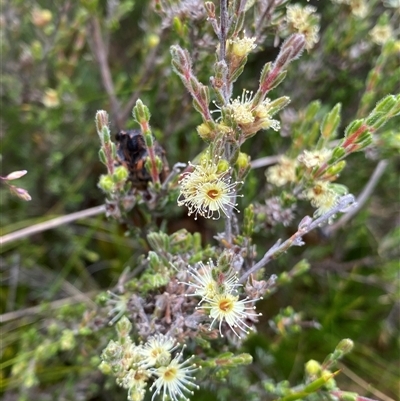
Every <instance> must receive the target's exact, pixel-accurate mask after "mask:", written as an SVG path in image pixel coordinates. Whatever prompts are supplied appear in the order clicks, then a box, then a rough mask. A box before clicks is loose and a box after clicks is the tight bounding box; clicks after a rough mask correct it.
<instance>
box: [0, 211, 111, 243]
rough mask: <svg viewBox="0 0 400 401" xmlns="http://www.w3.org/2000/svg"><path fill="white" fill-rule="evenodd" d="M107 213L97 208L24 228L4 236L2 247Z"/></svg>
mask: <svg viewBox="0 0 400 401" xmlns="http://www.w3.org/2000/svg"><path fill="white" fill-rule="evenodd" d="M105 211H106V206H105V205H101V206H95V207H92V208H90V209H85V210H81V211H79V212H75V213H71V214H67V215H65V216H60V217H56V218H54V219H51V220H48V221H45V222H43V223H39V224H34V225H33V226H30V227H26V228H23V229H22V230H18V231H14V232H13V233H10V234H6V235H3V236H2V237H0V246H3V245H5V244H8V243H9V242H13V241H16V240H19V239H22V238H26V237H29V236H31V235H33V234H37V233H40V232H42V231H46V230H50V229H52V228H56V227H58V226H61V225H63V224H68V223H71V222H72V221H75V220H79V219H83V218H86V217H91V216H96V215H98V214H102V213H104V212H105Z"/></svg>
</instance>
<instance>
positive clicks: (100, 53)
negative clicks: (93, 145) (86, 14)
mask: <svg viewBox="0 0 400 401" xmlns="http://www.w3.org/2000/svg"><path fill="white" fill-rule="evenodd" d="M90 26H91V28H92V35H91V36H92V41H89V44H90V45H91V46H90V47H91V49H92V51H93V53H94V55H95V56H96V59H97V62H98V63H99V66H100V75H101V79H102V83H103V86H104V89H105V90H106V92H107V95H108V97H109V100H110V103H111V109H112V112H113V116H114V119H115V124H116V126H117V128H118V129H122V128H123V127H122V126H121V121H120V117H119V110H120V107H121V106H120V104H119V101H118V99H117V97H116V95H115V88H114V82H113V80H112V76H111V71H110V66H109V65H108V60H107V59H108V51H107V48H106V45H105V43H104V40H103V37H102V36H101V28H100V23H99V20H98V18H97V17H93V18H92V19H91V21H90Z"/></svg>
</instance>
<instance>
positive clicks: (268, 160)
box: [251, 155, 281, 169]
mask: <svg viewBox="0 0 400 401" xmlns="http://www.w3.org/2000/svg"><path fill="white" fill-rule="evenodd" d="M280 157H281V156H280V155H276V156H266V157H261V158H260V159H256V160H252V161H251V168H252V169H254V168H260V167H266V166H270V165H271V164H276V163H278V161H279V158H280Z"/></svg>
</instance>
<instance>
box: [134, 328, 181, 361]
mask: <svg viewBox="0 0 400 401" xmlns="http://www.w3.org/2000/svg"><path fill="white" fill-rule="evenodd" d="M177 347H178V345H175V340H174V339H172V338H171V337H169V336H165V335H163V334H156V335H154V336H152V337H149V339H148V340H147V342H146V343H145V344H144V345H143V346H142V347H141V348H140V351H139V353H140V355H141V356H142V358H143V359H142V361H141V362H140V367H141V368H147V367H150V366H159V365H166V364H168V363H169V361H170V360H171V352H172V351H174V350H175V349H176V348H177Z"/></svg>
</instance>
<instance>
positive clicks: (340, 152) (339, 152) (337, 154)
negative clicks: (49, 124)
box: [328, 146, 346, 164]
mask: <svg viewBox="0 0 400 401" xmlns="http://www.w3.org/2000/svg"><path fill="white" fill-rule="evenodd" d="M345 155H346V151H345V150H344V149H343V148H342V147H340V146H338V147H337V148H335V149H333V152H332V156H331V158H330V160H329V161H328V163H329V164H330V163H334V162H335V161H336V160H338V159H340V158H342V157H343V156H345Z"/></svg>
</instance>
